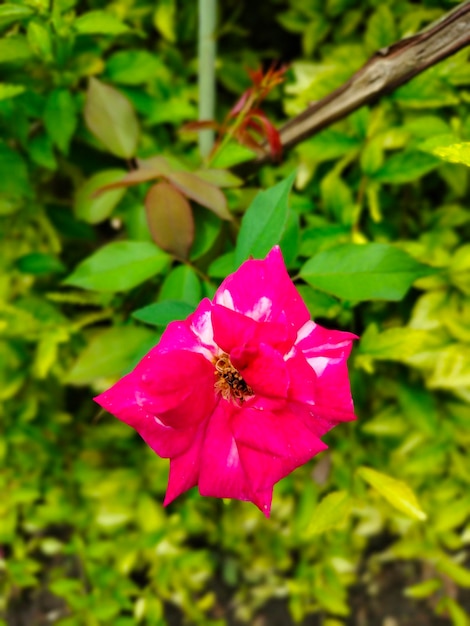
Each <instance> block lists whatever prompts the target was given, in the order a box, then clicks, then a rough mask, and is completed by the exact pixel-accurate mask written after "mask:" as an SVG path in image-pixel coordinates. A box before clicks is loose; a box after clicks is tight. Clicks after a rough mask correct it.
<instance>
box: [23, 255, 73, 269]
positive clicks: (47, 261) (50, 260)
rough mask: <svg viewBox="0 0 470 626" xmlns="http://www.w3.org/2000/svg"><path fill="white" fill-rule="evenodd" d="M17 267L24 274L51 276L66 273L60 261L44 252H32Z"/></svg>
mask: <svg viewBox="0 0 470 626" xmlns="http://www.w3.org/2000/svg"><path fill="white" fill-rule="evenodd" d="M16 266H17V267H18V269H19V270H20V272H23V273H24V274H50V273H60V272H64V271H65V269H66V268H65V266H64V265H63V263H61V261H59V259H57V258H56V257H54V256H51V255H50V254H44V253H42V252H31V253H30V254H25V255H24V256H22V257H20V258H19V259H18V260H17V262H16Z"/></svg>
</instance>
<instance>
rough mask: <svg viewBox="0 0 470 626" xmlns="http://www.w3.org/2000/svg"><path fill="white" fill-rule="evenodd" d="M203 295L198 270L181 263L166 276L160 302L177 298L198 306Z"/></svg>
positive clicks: (159, 297)
mask: <svg viewBox="0 0 470 626" xmlns="http://www.w3.org/2000/svg"><path fill="white" fill-rule="evenodd" d="M201 296H202V293H201V282H200V280H199V278H198V276H197V274H196V272H195V271H194V270H193V269H192V268H191V267H188V266H187V265H179V266H178V267H175V268H174V269H172V270H171V272H170V273H169V274H168V275H167V276H166V278H165V280H164V281H163V285H162V287H161V289H160V293H159V296H158V299H159V301H160V302H165V301H166V300H170V301H172V300H177V301H182V302H185V303H187V304H192V305H194V306H196V305H197V304H199V301H200V299H201Z"/></svg>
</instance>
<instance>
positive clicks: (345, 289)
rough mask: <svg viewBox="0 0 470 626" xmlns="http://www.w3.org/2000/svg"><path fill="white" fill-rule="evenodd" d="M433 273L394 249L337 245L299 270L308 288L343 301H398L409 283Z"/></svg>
mask: <svg viewBox="0 0 470 626" xmlns="http://www.w3.org/2000/svg"><path fill="white" fill-rule="evenodd" d="M431 273H433V270H432V269H431V268H428V267H426V266H425V265H422V264H421V263H418V261H415V260H414V259H413V258H412V257H410V256H409V255H408V254H406V253H405V252H403V251H402V250H400V249H398V248H395V247H394V246H391V245H387V244H381V243H368V244H363V245H356V244H340V245H338V246H336V247H334V248H330V249H328V250H324V251H323V252H320V253H319V254H317V255H316V256H314V257H313V258H311V259H310V260H309V261H307V263H305V265H304V266H303V267H302V269H301V270H300V276H301V277H302V278H303V279H304V280H306V281H307V282H308V283H309V284H310V285H312V286H313V287H316V288H317V289H321V290H322V291H326V292H327V293H330V294H332V295H334V296H337V297H339V298H343V299H345V300H352V301H361V300H401V299H402V298H403V296H404V295H405V294H406V292H407V291H408V289H409V288H410V287H411V285H412V284H413V282H414V281H415V280H416V279H417V278H420V277H422V276H427V275H429V274H431Z"/></svg>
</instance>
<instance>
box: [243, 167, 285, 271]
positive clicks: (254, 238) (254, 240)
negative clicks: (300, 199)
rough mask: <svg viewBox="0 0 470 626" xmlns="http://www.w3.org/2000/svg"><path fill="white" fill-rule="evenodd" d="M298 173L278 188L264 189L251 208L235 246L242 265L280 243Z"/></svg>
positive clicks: (276, 186)
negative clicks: (251, 257)
mask: <svg viewBox="0 0 470 626" xmlns="http://www.w3.org/2000/svg"><path fill="white" fill-rule="evenodd" d="M295 175H296V173H295V172H292V174H290V176H288V177H287V178H285V179H284V180H282V181H281V182H280V183H277V185H274V187H271V188H270V189H267V190H265V191H260V192H259V193H258V195H257V196H256V197H255V199H254V200H253V202H252V203H251V205H250V206H249V207H248V209H247V211H246V213H245V215H244V216H243V219H242V225H241V228H240V232H239V235H238V239H237V245H236V249H235V262H236V265H237V266H238V265H240V264H241V263H243V261H245V260H246V259H247V258H248V257H249V256H250V255H252V256H253V257H254V258H262V257H264V256H265V255H266V254H267V253H268V252H269V250H270V249H271V248H272V247H273V246H274V245H276V244H278V243H279V241H280V239H281V237H282V235H283V232H284V229H285V226H286V222H287V214H288V210H289V206H288V198H289V193H290V191H291V188H292V185H293V184H294V180H295Z"/></svg>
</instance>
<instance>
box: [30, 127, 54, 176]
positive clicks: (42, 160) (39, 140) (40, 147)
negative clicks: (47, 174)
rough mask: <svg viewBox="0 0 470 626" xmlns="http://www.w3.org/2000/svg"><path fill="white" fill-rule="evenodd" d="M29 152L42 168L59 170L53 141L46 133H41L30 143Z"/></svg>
mask: <svg viewBox="0 0 470 626" xmlns="http://www.w3.org/2000/svg"><path fill="white" fill-rule="evenodd" d="M28 151H29V155H30V157H31V159H32V160H33V161H34V162H35V163H37V164H38V165H40V166H41V167H45V168H47V169H49V170H55V169H56V168H57V161H56V158H55V155H54V148H53V146H52V141H51V139H50V137H49V135H46V133H44V132H39V133H38V134H37V135H35V136H34V137H32V139H31V140H30V141H29V143H28Z"/></svg>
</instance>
